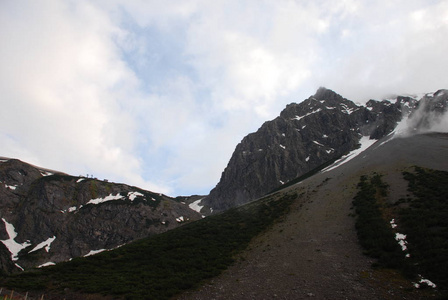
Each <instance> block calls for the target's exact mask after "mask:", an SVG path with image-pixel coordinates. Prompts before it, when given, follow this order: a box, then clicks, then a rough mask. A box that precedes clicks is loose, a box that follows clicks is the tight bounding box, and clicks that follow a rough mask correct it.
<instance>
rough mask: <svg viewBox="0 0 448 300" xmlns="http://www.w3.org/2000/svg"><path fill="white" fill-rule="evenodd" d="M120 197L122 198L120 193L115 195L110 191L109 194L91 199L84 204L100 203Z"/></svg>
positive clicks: (119, 198)
mask: <svg viewBox="0 0 448 300" xmlns="http://www.w3.org/2000/svg"><path fill="white" fill-rule="evenodd" d="M121 199H123V196H121V195H120V193H118V194H116V195H115V196H114V195H112V193H111V194H110V195H109V196H106V197H105V198H96V199H92V200H90V201H89V202H87V203H86V204H100V203H104V202H107V201H113V200H121Z"/></svg>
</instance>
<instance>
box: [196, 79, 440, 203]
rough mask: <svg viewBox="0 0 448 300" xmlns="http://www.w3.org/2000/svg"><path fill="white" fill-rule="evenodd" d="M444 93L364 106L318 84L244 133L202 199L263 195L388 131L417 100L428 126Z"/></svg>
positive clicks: (411, 110)
mask: <svg viewBox="0 0 448 300" xmlns="http://www.w3.org/2000/svg"><path fill="white" fill-rule="evenodd" d="M447 99H448V93H447V92H446V90H439V91H437V92H435V93H428V94H425V96H423V98H421V99H416V98H413V97H411V96H396V98H395V99H389V100H382V101H377V100H369V101H368V102H367V103H366V105H365V106H363V105H357V104H355V103H354V102H353V101H350V100H348V99H346V98H344V97H342V96H341V95H339V94H337V93H336V92H334V91H332V90H329V89H326V88H323V87H321V88H319V89H318V90H317V92H316V93H315V95H313V96H310V97H309V98H307V99H305V100H304V101H303V102H300V103H291V104H288V105H287V106H286V108H285V109H284V110H283V111H282V112H281V113H280V115H279V116H278V117H277V118H275V119H273V120H271V121H267V122H265V123H264V124H263V125H262V126H261V127H260V128H259V129H258V130H257V131H256V132H254V133H250V134H248V135H247V136H246V137H244V138H243V139H242V141H241V142H240V143H239V144H238V145H237V146H236V148H235V151H234V152H233V154H232V157H231V159H230V161H229V163H228V165H227V167H226V168H225V170H224V171H223V173H222V175H221V179H220V181H219V182H218V184H217V185H216V187H215V188H214V189H212V190H211V191H210V194H209V195H208V196H207V197H206V198H205V199H204V200H203V201H202V202H201V204H202V205H204V206H205V207H209V208H211V209H212V211H215V212H217V211H223V210H226V209H228V208H230V207H234V206H238V205H241V204H244V203H247V202H249V201H252V200H254V199H256V198H258V197H261V196H263V195H264V194H266V193H267V192H269V191H271V190H274V189H275V188H278V187H279V186H281V185H282V184H284V183H286V182H289V181H291V180H294V179H295V178H297V177H299V176H301V175H303V174H305V173H307V172H309V171H310V170H312V169H314V168H316V167H318V166H320V165H322V164H324V163H326V162H327V161H331V160H335V159H337V158H339V157H341V156H342V155H345V154H347V153H348V152H350V151H352V150H354V149H356V148H357V147H358V146H359V142H360V139H361V138H362V137H364V136H368V137H369V138H370V139H375V140H378V139H380V138H382V137H384V136H387V135H388V134H390V133H392V132H393V131H394V130H395V128H396V127H397V124H398V123H399V122H400V121H402V120H403V119H406V118H408V117H412V116H413V114H415V112H417V111H419V109H418V108H419V103H423V104H424V105H422V106H424V109H425V110H426V113H425V114H422V117H423V118H422V117H420V118H414V119H418V120H419V121H416V122H417V124H416V125H415V126H416V127H419V128H421V127H425V126H426V127H428V126H429V121H428V120H429V119H428V118H427V116H429V115H431V114H432V113H434V114H436V115H438V116H439V115H441V114H443V113H445V112H446V110H447V107H448V104H447V101H448V100H447ZM391 100H394V101H395V102H394V103H392V102H391ZM429 112H431V113H429ZM424 116H426V117H424ZM425 118H426V121H425ZM431 118H434V116H433V115H432V116H431V117H430V119H431ZM204 210H205V209H204Z"/></svg>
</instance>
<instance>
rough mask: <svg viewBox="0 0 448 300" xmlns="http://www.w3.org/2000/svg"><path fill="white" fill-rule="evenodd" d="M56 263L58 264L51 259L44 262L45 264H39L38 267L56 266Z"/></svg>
mask: <svg viewBox="0 0 448 300" xmlns="http://www.w3.org/2000/svg"><path fill="white" fill-rule="evenodd" d="M54 265H56V264H55V263H54V262H51V261H49V262H46V263H44V264H41V265H40V266H37V267H38V268H44V267H48V266H54Z"/></svg>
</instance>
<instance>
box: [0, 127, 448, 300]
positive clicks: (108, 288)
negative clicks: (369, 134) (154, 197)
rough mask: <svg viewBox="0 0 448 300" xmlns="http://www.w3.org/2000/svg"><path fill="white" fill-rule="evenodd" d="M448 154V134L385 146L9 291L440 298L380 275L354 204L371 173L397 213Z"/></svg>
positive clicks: (55, 295) (14, 283)
mask: <svg viewBox="0 0 448 300" xmlns="http://www.w3.org/2000/svg"><path fill="white" fill-rule="evenodd" d="M447 151H448V134H442V133H429V134H420V135H414V136H410V137H406V138H394V139H389V140H388V139H385V140H382V141H379V142H378V143H377V144H375V145H373V146H371V147H370V148H369V149H368V150H366V151H364V152H362V153H360V154H359V155H358V156H356V157H355V158H353V159H351V160H350V161H348V162H346V163H344V164H342V165H339V166H338V167H337V168H333V169H331V170H328V171H322V172H320V173H318V174H316V175H314V176H312V177H310V178H308V179H305V180H304V181H302V182H300V183H298V184H296V185H293V186H290V187H288V188H286V189H283V190H281V191H279V192H276V193H274V194H272V195H270V196H267V197H264V198H262V199H260V200H258V201H254V202H252V203H250V204H247V205H244V206H241V207H239V208H234V209H231V210H229V211H227V212H225V213H222V214H218V215H215V216H210V217H207V218H206V219H203V220H199V221H197V222H192V223H190V224H188V225H187V226H182V227H181V228H179V229H174V230H171V231H168V232H166V233H164V234H161V235H157V236H153V237H150V238H148V239H143V240H141V241H139V242H135V243H131V244H129V245H127V246H123V247H121V248H119V249H117V250H112V251H108V252H103V253H100V254H98V255H94V256H91V257H88V258H78V259H76V260H73V261H71V262H68V263H63V264H59V265H57V266H55V267H47V268H43V269H39V270H35V271H31V272H25V273H22V274H19V275H17V276H12V277H9V278H3V279H2V280H1V284H2V285H3V286H7V287H10V288H14V289H15V290H26V291H30V292H31V294H30V295H37V296H40V295H42V294H46V295H48V296H50V297H52V299H81V298H86V299H87V298H89V299H121V298H127V299H147V298H148V297H149V298H151V299H170V298H171V297H172V296H173V295H175V294H179V293H181V292H182V291H183V290H186V292H184V293H182V294H179V295H177V296H175V298H174V299H272V298H278V299H308V298H310V297H313V298H314V299H364V298H365V299H429V298H438V297H440V296H441V295H443V289H442V290H440V288H438V289H432V288H428V289H416V288H415V287H414V286H413V284H414V283H415V282H416V280H418V278H417V279H415V278H414V279H406V278H405V277H403V275H401V273H400V272H399V271H398V270H390V269H382V268H372V266H373V265H375V264H376V259H374V258H370V257H368V256H365V255H364V254H363V252H364V251H365V250H364V249H362V248H361V247H360V245H359V243H358V237H357V233H356V230H355V222H356V220H357V218H356V217H355V212H354V210H353V206H352V202H353V199H354V197H355V195H356V194H357V192H358V188H357V185H358V183H359V181H360V178H361V176H363V175H367V176H371V175H372V174H381V176H382V178H383V180H384V182H386V183H387V184H388V185H389V187H388V190H389V191H388V199H387V202H388V203H389V204H390V205H394V203H398V202H400V201H399V200H400V199H402V198H403V197H407V198H409V197H410V194H411V192H410V191H408V190H407V188H408V184H407V181H406V180H405V179H404V177H403V173H402V172H403V171H407V172H414V171H413V170H414V167H413V166H420V167H424V168H429V169H436V170H445V171H448V162H447V161H446V160H444V159H439V158H443V157H446V155H447ZM447 174H448V173H447ZM446 178H447V179H448V176H446ZM446 217H447V216H445V219H446ZM384 221H385V222H387V220H384ZM397 222H398V221H397ZM390 230H392V228H391V229H390ZM404 233H406V232H404ZM411 246H412V244H410V245H409V248H410V249H412V247H411ZM410 253H411V255H413V252H412V250H411V252H410ZM404 254H405V253H403V256H404ZM440 259H446V256H442V257H441V258H440ZM223 271H224V272H223ZM221 272H223V273H221ZM220 273H221V275H219V274H220ZM217 275H218V276H217ZM439 275H442V276H444V278H447V277H448V274H446V273H441V274H439ZM214 276H217V277H214ZM423 276H425V274H423ZM436 283H437V284H438V282H436ZM442 287H443V286H442ZM85 293H88V294H85Z"/></svg>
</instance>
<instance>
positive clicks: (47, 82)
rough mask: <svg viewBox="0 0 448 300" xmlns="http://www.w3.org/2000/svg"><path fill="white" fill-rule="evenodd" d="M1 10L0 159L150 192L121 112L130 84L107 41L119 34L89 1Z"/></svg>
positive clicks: (127, 71)
mask: <svg viewBox="0 0 448 300" xmlns="http://www.w3.org/2000/svg"><path fill="white" fill-rule="evenodd" d="M2 3H3V4H2V6H3V7H2V8H3V9H1V11H2V13H1V17H0V19H1V20H2V21H1V22H2V24H1V26H0V27H1V28H2V29H1V30H0V35H1V39H2V40H4V41H8V43H5V44H4V46H3V47H1V50H0V60H1V65H2V70H1V71H0V90H1V92H2V103H1V105H2V110H1V118H0V129H1V130H0V134H1V136H2V140H4V139H6V140H8V141H9V142H8V143H7V145H5V146H7V147H6V148H3V149H2V151H3V153H2V154H3V155H6V156H8V155H9V156H13V157H16V156H19V157H18V158H20V159H23V160H28V161H30V162H32V163H35V164H40V165H42V166H44V167H49V168H55V169H60V170H61V171H68V172H72V173H75V175H78V174H79V173H84V172H89V173H90V174H95V175H98V176H107V175H113V177H114V178H110V179H115V180H124V181H132V182H135V183H136V184H137V183H138V184H141V185H144V186H152V183H150V182H146V181H145V180H144V179H143V178H141V177H139V175H138V174H139V173H140V172H141V164H140V162H139V160H138V158H136V157H135V156H134V155H133V153H132V151H133V150H134V148H135V143H136V141H135V140H134V136H133V135H132V132H133V131H135V126H136V124H135V123H134V122H133V120H132V116H131V115H130V114H128V113H126V111H125V112H123V111H122V110H121V108H122V106H123V105H125V101H126V100H127V99H126V97H128V96H130V95H132V91H133V89H134V88H135V85H136V84H137V82H138V80H137V79H136V78H135V77H134V76H133V73H132V71H131V70H130V69H129V68H128V67H127V66H126V65H125V63H124V62H123V61H122V60H121V58H120V53H119V52H118V48H117V46H116V45H115V44H114V42H113V41H114V39H116V38H118V37H119V36H120V35H121V34H123V32H122V30H121V29H120V28H119V27H117V26H116V25H115V24H112V23H111V20H110V18H109V17H108V15H107V14H105V13H104V12H103V11H101V10H99V9H98V8H96V7H95V6H93V5H91V4H89V2H84V1H79V2H76V4H75V3H72V4H68V3H65V2H60V1H46V2H45V1H44V2H42V3H35V2H30V3H28V5H26V6H25V7H22V5H20V4H18V3H16V2H14V1H6V2H2ZM5 6H6V8H7V9H5ZM37 12H40V13H37ZM129 92H131V94H130V95H129V94H128V93H129ZM78 172H79V173H78ZM77 173H78V174H77ZM157 188H160V189H161V190H163V187H157Z"/></svg>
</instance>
